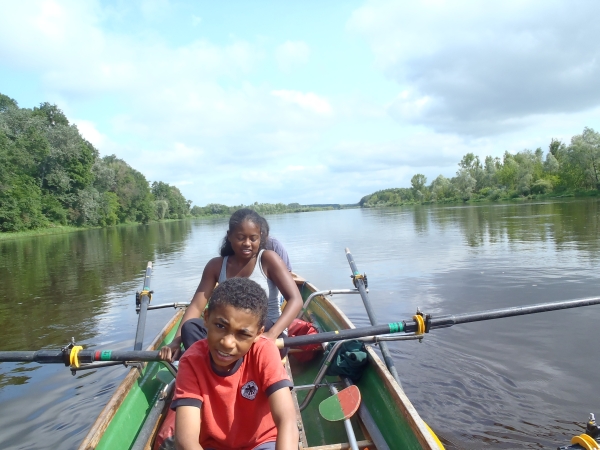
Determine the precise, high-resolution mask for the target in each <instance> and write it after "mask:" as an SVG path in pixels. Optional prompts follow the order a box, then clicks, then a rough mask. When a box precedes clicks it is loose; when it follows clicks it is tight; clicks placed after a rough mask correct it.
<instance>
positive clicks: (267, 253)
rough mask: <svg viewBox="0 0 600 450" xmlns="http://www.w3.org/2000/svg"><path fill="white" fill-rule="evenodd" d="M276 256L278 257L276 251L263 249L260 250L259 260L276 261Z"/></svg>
mask: <svg viewBox="0 0 600 450" xmlns="http://www.w3.org/2000/svg"><path fill="white" fill-rule="evenodd" d="M278 258H279V255H278V254H277V253H275V252H274V251H273V250H264V251H263V252H262V255H261V257H260V259H261V262H263V261H267V262H271V261H276V260H277V259H278ZM279 259H280V258H279Z"/></svg>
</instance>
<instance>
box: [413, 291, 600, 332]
mask: <svg viewBox="0 0 600 450" xmlns="http://www.w3.org/2000/svg"><path fill="white" fill-rule="evenodd" d="M598 304H600V297H594V298H583V299H579V300H565V301H560V302H548V303H539V304H537V305H529V306H515V307H512V308H501V309H491V310H488V311H480V312H476V313H470V314H469V313H466V314H454V315H447V316H440V317H432V318H431V319H430V320H429V321H428V322H429V327H428V329H430V330H431V329H435V328H445V327H451V326H452V325H459V324H461V323H469V322H481V321H484V320H493V319H503V318H506V317H515V316H525V315H528V314H536V313H541V312H548V311H559V310H561V309H569V308H579V307H582V306H592V305H598ZM415 330H416V323H415V322H412V323H410V322H406V331H407V332H411V331H415Z"/></svg>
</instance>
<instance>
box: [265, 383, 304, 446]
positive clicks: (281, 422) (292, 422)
mask: <svg viewBox="0 0 600 450" xmlns="http://www.w3.org/2000/svg"><path fill="white" fill-rule="evenodd" d="M269 406H270V407H271V415H272V416H273V421H274V422H275V426H276V427H277V442H276V444H275V448H276V450H298V425H297V423H296V410H295V408H294V401H293V400H292V393H291V392H290V390H289V388H288V387H283V388H281V389H278V390H276V391H275V392H273V393H272V394H271V395H269Z"/></svg>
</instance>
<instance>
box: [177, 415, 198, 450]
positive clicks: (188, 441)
mask: <svg viewBox="0 0 600 450" xmlns="http://www.w3.org/2000/svg"><path fill="white" fill-rule="evenodd" d="M199 438H200V408H197V407H196V406H178V407H177V413H176V414H175V447H176V448H177V450H202V446H201V445H200V443H199V440H200V439H199Z"/></svg>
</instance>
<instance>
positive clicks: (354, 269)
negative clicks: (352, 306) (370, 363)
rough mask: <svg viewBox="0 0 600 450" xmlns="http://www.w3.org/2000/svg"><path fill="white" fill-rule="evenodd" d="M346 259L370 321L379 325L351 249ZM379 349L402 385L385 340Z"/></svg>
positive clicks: (347, 250) (395, 377)
mask: <svg viewBox="0 0 600 450" xmlns="http://www.w3.org/2000/svg"><path fill="white" fill-rule="evenodd" d="M346 259H348V264H350V269H351V270H352V276H353V277H354V281H355V285H356V287H357V288H358V291H359V292H360V296H361V297H362V301H363V304H364V305H365V309H366V310H367V315H368V316H369V321H370V322H371V325H373V326H375V325H378V322H377V317H376V316H375V311H374V310H373V306H371V301H370V300H369V294H368V293H367V289H366V286H365V282H364V280H363V279H362V278H361V276H360V272H359V271H358V268H357V267H356V263H355V262H354V257H353V256H352V253H350V249H349V248H346ZM379 350H381V356H383V361H384V362H385V365H386V367H387V368H388V370H389V371H390V373H391V374H392V376H393V377H394V379H395V380H396V381H397V382H398V384H399V385H400V386H402V382H401V381H400V375H398V371H397V370H396V366H394V359H393V358H392V355H391V354H390V350H389V349H388V346H387V344H386V343H385V342H380V343H379Z"/></svg>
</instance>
